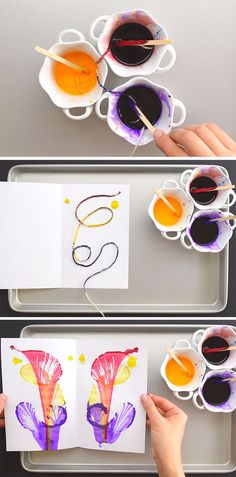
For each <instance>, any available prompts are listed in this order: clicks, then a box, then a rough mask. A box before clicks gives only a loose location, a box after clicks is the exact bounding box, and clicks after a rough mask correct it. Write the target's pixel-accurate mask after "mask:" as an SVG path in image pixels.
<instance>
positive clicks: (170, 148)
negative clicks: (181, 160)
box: [154, 129, 188, 157]
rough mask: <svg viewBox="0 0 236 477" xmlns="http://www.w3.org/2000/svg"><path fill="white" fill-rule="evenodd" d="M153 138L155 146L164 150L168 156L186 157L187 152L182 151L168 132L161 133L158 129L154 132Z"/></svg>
mask: <svg viewBox="0 0 236 477" xmlns="http://www.w3.org/2000/svg"><path fill="white" fill-rule="evenodd" d="M154 139H155V142H156V145H157V147H158V148H159V149H160V150H161V151H162V152H164V154H165V155H166V156H168V157H186V156H188V154H187V152H186V151H184V149H182V148H181V147H180V146H179V145H178V144H176V142H175V141H174V140H173V139H172V138H171V137H170V136H168V134H165V133H163V132H162V131H160V130H159V129H157V130H156V131H155V132H154Z"/></svg>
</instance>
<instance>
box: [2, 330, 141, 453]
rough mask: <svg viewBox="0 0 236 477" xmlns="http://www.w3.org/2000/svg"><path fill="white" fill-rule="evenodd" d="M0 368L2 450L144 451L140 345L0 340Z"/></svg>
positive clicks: (118, 341) (115, 342)
mask: <svg viewBox="0 0 236 477" xmlns="http://www.w3.org/2000/svg"><path fill="white" fill-rule="evenodd" d="M1 361H2V378H3V391H4V393H6V394H7V405H6V408H5V421H6V441H7V450H8V451H37V450H38V451H40V450H41V451H45V450H58V449H67V448H73V447H83V448H88V449H96V450H114V451H122V452H137V453H143V452H144V451H145V427H146V425H145V424H146V415H145V412H144V409H143V407H142V404H141V401H140V395H141V394H142V393H146V392H147V350H146V348H145V347H144V346H143V345H142V343H137V342H134V341H133V340H131V341H130V340H126V342H124V340H114V341H113V340H112V341H110V342H109V344H108V343H107V342H105V341H100V340H96V341H92V340H91V341H87V340H83V339H81V340H80V339H78V340H73V339H64V340H63V339H35V338H34V339H20V338H19V339H15V338H13V339H9V338H6V339H2V340H1Z"/></svg>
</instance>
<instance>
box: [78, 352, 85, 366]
mask: <svg viewBox="0 0 236 477" xmlns="http://www.w3.org/2000/svg"><path fill="white" fill-rule="evenodd" d="M79 361H80V362H81V364H84V363H85V361H86V358H85V355H84V354H80V355H79Z"/></svg>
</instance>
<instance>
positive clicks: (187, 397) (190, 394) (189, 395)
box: [174, 391, 193, 401]
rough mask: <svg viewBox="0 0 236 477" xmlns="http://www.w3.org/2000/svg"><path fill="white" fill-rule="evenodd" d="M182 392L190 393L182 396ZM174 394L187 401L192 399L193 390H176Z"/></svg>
mask: <svg viewBox="0 0 236 477" xmlns="http://www.w3.org/2000/svg"><path fill="white" fill-rule="evenodd" d="M181 392H185V393H188V394H187V395H186V396H181V394H180V393H181ZM174 395H175V397H177V398H178V399H180V400H181V401H187V400H188V399H191V398H192V397H193V391H174Z"/></svg>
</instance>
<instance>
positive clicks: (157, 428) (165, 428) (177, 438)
mask: <svg viewBox="0 0 236 477" xmlns="http://www.w3.org/2000/svg"><path fill="white" fill-rule="evenodd" d="M141 401H142V404H143V407H144V409H145V411H146V413H147V425H148V427H150V428H151V442H152V457H153V459H154V460H155V462H156V465H157V469H158V473H159V475H160V476H161V477H169V476H171V477H175V476H178V477H179V476H180V477H181V476H183V475H184V473H183V468H182V463H181V447H182V440H183V436H184V431H185V425H186V422H187V415H186V414H185V413H184V412H183V411H181V409H179V408H178V407H177V406H175V405H174V404H172V403H171V402H170V401H168V400H167V399H165V398H163V397H160V396H155V395H154V394H148V395H146V394H143V395H142V396H141Z"/></svg>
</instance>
